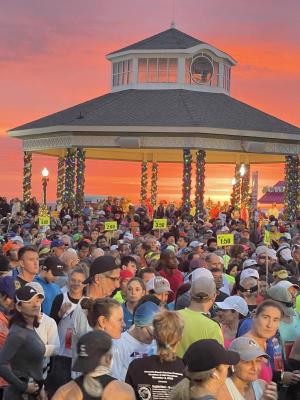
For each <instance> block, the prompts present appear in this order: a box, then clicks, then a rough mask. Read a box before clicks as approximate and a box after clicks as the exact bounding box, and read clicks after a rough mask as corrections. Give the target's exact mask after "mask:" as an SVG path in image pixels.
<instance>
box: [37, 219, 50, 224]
mask: <svg viewBox="0 0 300 400" xmlns="http://www.w3.org/2000/svg"><path fill="white" fill-rule="evenodd" d="M49 225H50V217H39V226H49Z"/></svg>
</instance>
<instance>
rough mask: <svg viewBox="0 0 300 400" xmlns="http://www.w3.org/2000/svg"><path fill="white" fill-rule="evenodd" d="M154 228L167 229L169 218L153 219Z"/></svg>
mask: <svg viewBox="0 0 300 400" xmlns="http://www.w3.org/2000/svg"><path fill="white" fill-rule="evenodd" d="M153 229H167V219H166V218H161V219H154V220H153Z"/></svg>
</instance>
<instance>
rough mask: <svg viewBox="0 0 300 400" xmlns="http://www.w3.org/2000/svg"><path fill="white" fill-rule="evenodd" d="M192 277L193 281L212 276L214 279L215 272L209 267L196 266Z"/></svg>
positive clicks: (190, 275)
mask: <svg viewBox="0 0 300 400" xmlns="http://www.w3.org/2000/svg"><path fill="white" fill-rule="evenodd" d="M190 277H191V278H192V281H195V280H196V279H199V278H210V279H214V276H213V274H212V273H211V272H210V270H208V269H207V268H196V269H194V271H193V272H191V273H190V274H189V278H190Z"/></svg>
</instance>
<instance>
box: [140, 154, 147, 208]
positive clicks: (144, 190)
mask: <svg viewBox="0 0 300 400" xmlns="http://www.w3.org/2000/svg"><path fill="white" fill-rule="evenodd" d="M141 168H142V172H141V201H145V200H146V199H147V185H148V163H147V161H142V164H141Z"/></svg>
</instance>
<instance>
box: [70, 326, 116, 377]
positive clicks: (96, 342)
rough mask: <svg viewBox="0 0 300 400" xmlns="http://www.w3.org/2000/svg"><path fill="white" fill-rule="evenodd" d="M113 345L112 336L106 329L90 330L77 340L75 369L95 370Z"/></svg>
mask: <svg viewBox="0 0 300 400" xmlns="http://www.w3.org/2000/svg"><path fill="white" fill-rule="evenodd" d="M111 347H112V339H111V337H110V336H109V335H108V334H107V333H106V332H104V331H92V332H88V333H86V334H85V335H83V336H81V338H80V339H79V340H78V342H77V358H76V360H75V363H74V365H73V368H72V369H73V371H76V372H81V373H82V374H87V373H89V372H92V371H94V370H95V369H96V368H97V367H98V366H99V362H100V359H101V357H102V356H104V354H106V353H107V352H108V351H109V350H110V349H111Z"/></svg>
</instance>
